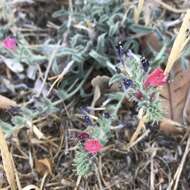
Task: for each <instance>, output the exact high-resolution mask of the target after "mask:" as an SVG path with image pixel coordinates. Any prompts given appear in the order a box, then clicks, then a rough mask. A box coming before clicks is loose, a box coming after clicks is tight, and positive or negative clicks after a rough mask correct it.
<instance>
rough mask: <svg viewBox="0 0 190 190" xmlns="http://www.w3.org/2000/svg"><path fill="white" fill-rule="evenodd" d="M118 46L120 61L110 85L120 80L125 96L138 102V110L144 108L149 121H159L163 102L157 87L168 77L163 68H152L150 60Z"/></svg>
mask: <svg viewBox="0 0 190 190" xmlns="http://www.w3.org/2000/svg"><path fill="white" fill-rule="evenodd" d="M117 48H118V52H119V53H118V56H119V59H120V62H119V63H118V65H117V71H118V73H116V74H115V75H113V77H112V78H111V79H110V85H112V84H113V83H115V82H120V83H121V86H122V90H123V93H124V97H126V98H127V99H129V100H130V101H134V102H137V110H140V109H143V111H144V113H145V115H146V118H147V122H153V123H154V122H158V121H160V120H161V118H162V115H163V113H162V109H161V102H160V99H159V91H158V89H157V87H159V86H161V85H163V84H165V83H166V82H167V77H166V76H165V75H164V72H163V70H162V69H161V68H151V65H150V62H149V61H148V60H147V59H146V58H145V57H142V56H140V55H136V54H134V53H133V52H132V51H129V52H128V53H127V54H125V53H122V54H121V53H120V52H125V51H124V50H121V49H123V46H122V45H120V46H119V47H117Z"/></svg>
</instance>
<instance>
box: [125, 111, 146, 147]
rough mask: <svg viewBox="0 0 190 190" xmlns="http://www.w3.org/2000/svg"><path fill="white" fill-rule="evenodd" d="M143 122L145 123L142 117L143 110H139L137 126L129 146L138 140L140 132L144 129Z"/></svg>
mask: <svg viewBox="0 0 190 190" xmlns="http://www.w3.org/2000/svg"><path fill="white" fill-rule="evenodd" d="M144 121H145V116H143V110H139V124H138V126H137V129H136V131H135V132H134V133H133V135H132V137H131V139H130V142H129V146H130V145H131V144H133V142H134V141H135V140H136V139H137V138H138V136H139V134H140V132H141V130H142V129H143V128H145V125H144Z"/></svg>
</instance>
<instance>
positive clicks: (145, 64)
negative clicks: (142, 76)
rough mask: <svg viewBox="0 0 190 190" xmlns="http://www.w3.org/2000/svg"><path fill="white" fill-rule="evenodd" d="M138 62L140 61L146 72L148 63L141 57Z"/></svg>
mask: <svg viewBox="0 0 190 190" xmlns="http://www.w3.org/2000/svg"><path fill="white" fill-rule="evenodd" d="M140 61H141V64H142V67H143V70H144V72H147V71H148V68H149V66H150V64H149V61H148V60H147V59H146V58H145V57H143V56H142V57H141V58H140Z"/></svg>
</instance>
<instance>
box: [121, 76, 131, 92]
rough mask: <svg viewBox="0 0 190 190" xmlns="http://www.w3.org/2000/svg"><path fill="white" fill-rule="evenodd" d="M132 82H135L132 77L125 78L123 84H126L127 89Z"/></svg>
mask: <svg viewBox="0 0 190 190" xmlns="http://www.w3.org/2000/svg"><path fill="white" fill-rule="evenodd" d="M132 83H133V81H132V80H131V79H127V78H124V79H123V86H124V88H125V90H127V89H128V88H129V87H130V86H131V85H132Z"/></svg>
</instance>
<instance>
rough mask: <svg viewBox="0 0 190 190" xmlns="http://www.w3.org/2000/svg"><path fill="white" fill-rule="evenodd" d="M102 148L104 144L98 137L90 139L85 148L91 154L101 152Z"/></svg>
mask: <svg viewBox="0 0 190 190" xmlns="http://www.w3.org/2000/svg"><path fill="white" fill-rule="evenodd" d="M102 148H103V145H102V144H101V143H100V141H99V140H97V139H88V140H87V141H86V142H85V144H84V149H85V150H86V151H87V152H89V153H91V154H96V153H98V152H100V151H101V150H102Z"/></svg>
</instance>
